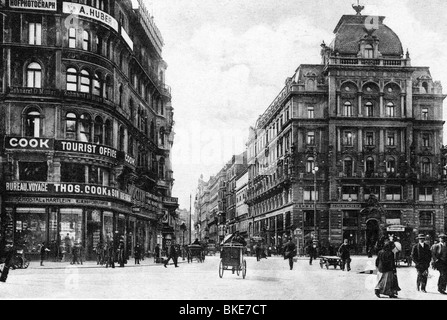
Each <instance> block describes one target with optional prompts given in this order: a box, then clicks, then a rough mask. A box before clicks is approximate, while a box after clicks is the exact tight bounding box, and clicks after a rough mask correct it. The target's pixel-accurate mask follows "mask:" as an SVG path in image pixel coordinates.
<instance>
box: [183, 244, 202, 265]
mask: <svg viewBox="0 0 447 320" xmlns="http://www.w3.org/2000/svg"><path fill="white" fill-rule="evenodd" d="M186 254H187V258H188V263H190V262H192V261H193V260H194V259H197V261H198V262H204V261H205V250H204V248H203V246H202V245H201V244H190V245H189V246H187V251H186Z"/></svg>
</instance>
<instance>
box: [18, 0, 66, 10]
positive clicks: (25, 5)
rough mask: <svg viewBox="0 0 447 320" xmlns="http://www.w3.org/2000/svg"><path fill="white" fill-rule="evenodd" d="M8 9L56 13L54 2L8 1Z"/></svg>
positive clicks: (40, 0) (37, 0)
mask: <svg viewBox="0 0 447 320" xmlns="http://www.w3.org/2000/svg"><path fill="white" fill-rule="evenodd" d="M9 7H10V8H14V9H27V10H46V11H56V10H57V3H56V0H9Z"/></svg>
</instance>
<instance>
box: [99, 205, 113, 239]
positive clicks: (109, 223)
mask: <svg viewBox="0 0 447 320" xmlns="http://www.w3.org/2000/svg"><path fill="white" fill-rule="evenodd" d="M102 233H103V237H104V238H105V240H106V242H110V241H112V240H113V213H112V212H108V211H104V212H103V224H102Z"/></svg>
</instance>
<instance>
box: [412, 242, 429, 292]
mask: <svg viewBox="0 0 447 320" xmlns="http://www.w3.org/2000/svg"><path fill="white" fill-rule="evenodd" d="M417 239H418V240H419V243H417V244H415V245H414V246H413V249H412V250H411V259H412V260H413V261H414V263H415V267H416V270H417V272H418V276H417V280H416V285H417V290H418V291H419V290H421V291H422V292H427V291H425V287H426V286H427V279H428V268H429V267H430V261H431V259H432V253H431V250H430V246H429V245H428V244H427V243H425V236H424V235H423V234H420V235H418V237H417Z"/></svg>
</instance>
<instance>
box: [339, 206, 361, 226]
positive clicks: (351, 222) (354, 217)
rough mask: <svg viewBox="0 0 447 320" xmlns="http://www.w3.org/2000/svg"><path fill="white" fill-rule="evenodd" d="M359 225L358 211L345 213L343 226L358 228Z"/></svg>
mask: <svg viewBox="0 0 447 320" xmlns="http://www.w3.org/2000/svg"><path fill="white" fill-rule="evenodd" d="M358 225H359V215H358V212H357V211H350V210H346V211H343V226H344V227H357V226H358Z"/></svg>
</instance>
